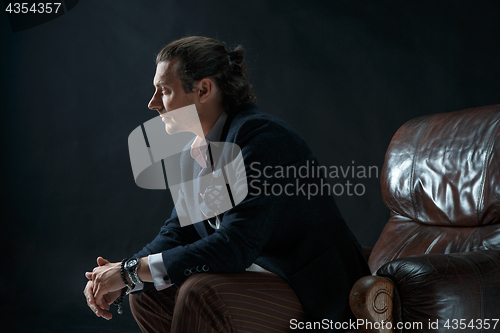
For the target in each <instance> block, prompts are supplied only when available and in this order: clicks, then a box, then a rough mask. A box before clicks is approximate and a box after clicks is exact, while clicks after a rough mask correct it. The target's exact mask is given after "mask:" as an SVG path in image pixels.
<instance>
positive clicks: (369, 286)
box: [349, 276, 399, 333]
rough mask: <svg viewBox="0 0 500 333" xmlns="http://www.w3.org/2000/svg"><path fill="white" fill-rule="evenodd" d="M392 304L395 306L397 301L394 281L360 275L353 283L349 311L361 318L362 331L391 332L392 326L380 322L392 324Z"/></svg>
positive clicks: (370, 332) (374, 332)
mask: <svg viewBox="0 0 500 333" xmlns="http://www.w3.org/2000/svg"><path fill="white" fill-rule="evenodd" d="M395 297H396V299H395ZM394 304H396V308H397V305H398V304H399V301H398V299H397V295H396V294H395V292H394V283H393V282H392V281H391V280H389V279H387V278H384V277H381V276H365V277H362V278H361V279H359V280H358V281H357V282H356V283H355V284H354V286H353V287H352V290H351V294H350V296H349V305H350V306H351V311H352V313H353V314H354V316H355V317H356V318H357V319H358V320H359V319H362V320H363V322H364V325H363V326H364V327H363V331H364V332H367V333H368V332H369V333H392V332H393V330H392V327H391V328H388V326H389V325H381V323H382V321H383V322H384V323H387V322H390V323H391V324H390V326H393V325H392V324H393V312H394ZM370 323H371V324H370Z"/></svg>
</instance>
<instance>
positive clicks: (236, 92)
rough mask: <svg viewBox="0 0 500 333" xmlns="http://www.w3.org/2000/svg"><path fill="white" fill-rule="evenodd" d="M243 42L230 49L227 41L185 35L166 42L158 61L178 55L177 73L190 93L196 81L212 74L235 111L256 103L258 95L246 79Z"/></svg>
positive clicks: (226, 106) (224, 103)
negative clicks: (227, 46)
mask: <svg viewBox="0 0 500 333" xmlns="http://www.w3.org/2000/svg"><path fill="white" fill-rule="evenodd" d="M243 53H244V52H243V46H241V45H238V46H237V47H236V48H234V49H233V50H227V49H226V46H225V44H224V43H222V42H220V41H218V40H216V39H213V38H207V37H200V36H191V37H185V38H182V39H179V40H176V41H173V42H172V43H170V44H168V45H167V46H165V47H164V48H163V49H162V50H161V51H160V53H158V56H157V57H156V64H157V65H158V63H160V62H162V61H168V60H170V59H173V58H176V59H177V61H178V62H177V66H176V70H175V75H176V76H177V77H179V78H180V80H181V82H182V88H183V89H184V91H185V92H186V93H191V92H193V90H194V83H195V82H197V81H199V80H201V79H203V78H206V77H209V78H211V79H213V80H214V81H215V82H216V84H217V86H218V87H219V89H220V90H221V91H222V107H223V108H224V111H225V112H226V113H228V114H235V113H237V112H239V111H241V110H243V109H245V108H247V107H248V106H249V104H250V103H254V102H255V101H256V100H257V97H256V96H255V94H254V93H253V92H252V90H251V88H252V86H251V85H250V84H249V83H248V82H247V80H246V76H247V73H246V64H245V61H244V60H243Z"/></svg>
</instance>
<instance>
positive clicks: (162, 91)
mask: <svg viewBox="0 0 500 333" xmlns="http://www.w3.org/2000/svg"><path fill="white" fill-rule="evenodd" d="M170 92H171V91H170V89H168V88H165V87H162V88H161V93H162V94H164V95H165V94H167V95H168V94H170Z"/></svg>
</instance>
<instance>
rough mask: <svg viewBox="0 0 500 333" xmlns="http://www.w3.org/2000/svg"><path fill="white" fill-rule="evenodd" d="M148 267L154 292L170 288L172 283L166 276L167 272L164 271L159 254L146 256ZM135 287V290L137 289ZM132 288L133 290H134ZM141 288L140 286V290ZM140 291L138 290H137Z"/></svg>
mask: <svg viewBox="0 0 500 333" xmlns="http://www.w3.org/2000/svg"><path fill="white" fill-rule="evenodd" d="M148 266H149V270H150V271H151V276H152V277H153V283H154V285H155V288H156V290H163V289H165V288H168V287H170V286H172V284H173V283H172V282H170V279H169V278H168V275H167V270H166V269H165V265H164V264H163V257H162V255H161V253H156V254H150V255H149V256H148ZM138 286H139V285H137V286H136V287H135V288H137V287H138ZM135 288H134V289H135ZM142 288H143V286H141V289H142ZM139 290H140V289H139Z"/></svg>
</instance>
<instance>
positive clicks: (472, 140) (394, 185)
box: [350, 105, 500, 332]
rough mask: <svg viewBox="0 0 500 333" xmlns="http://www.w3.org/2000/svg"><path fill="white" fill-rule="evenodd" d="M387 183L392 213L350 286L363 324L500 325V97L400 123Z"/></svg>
mask: <svg viewBox="0 0 500 333" xmlns="http://www.w3.org/2000/svg"><path fill="white" fill-rule="evenodd" d="M381 186H382V196H383V199H384V202H385V204H386V206H387V207H388V208H389V209H390V211H391V217H390V219H389V221H388V222H387V225H386V226H385V228H384V229H383V231H382V234H381V235H380V238H379V240H378V241H377V243H376V244H375V247H374V248H373V250H372V251H371V253H370V254H369V258H368V263H369V266H370V269H371V271H372V273H374V274H373V275H372V276H367V277H364V278H362V279H360V280H359V281H358V282H357V283H356V284H355V285H354V287H353V289H352V291H351V295H350V304H351V309H352V311H353V313H354V315H355V316H356V317H357V318H358V320H359V319H363V323H364V324H365V325H364V331H365V332H431V331H432V332H453V331H455V332H483V331H484V332H500V320H499V319H500V105H493V106H486V107H480V108H472V109H467V110H463V111H456V112H450V113H441V114H434V115H429V116H424V117H420V118H416V119H413V120H411V121H409V122H407V123H406V124H404V125H403V126H402V127H401V128H400V129H399V130H398V131H397V133H396V134H395V135H394V137H393V139H392V141H391V143H390V145H389V148H388V150H387V153H386V157H385V163H384V167H383V169H382V174H381ZM382 321H383V324H382ZM360 322H361V321H360ZM401 325H402V327H401Z"/></svg>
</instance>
